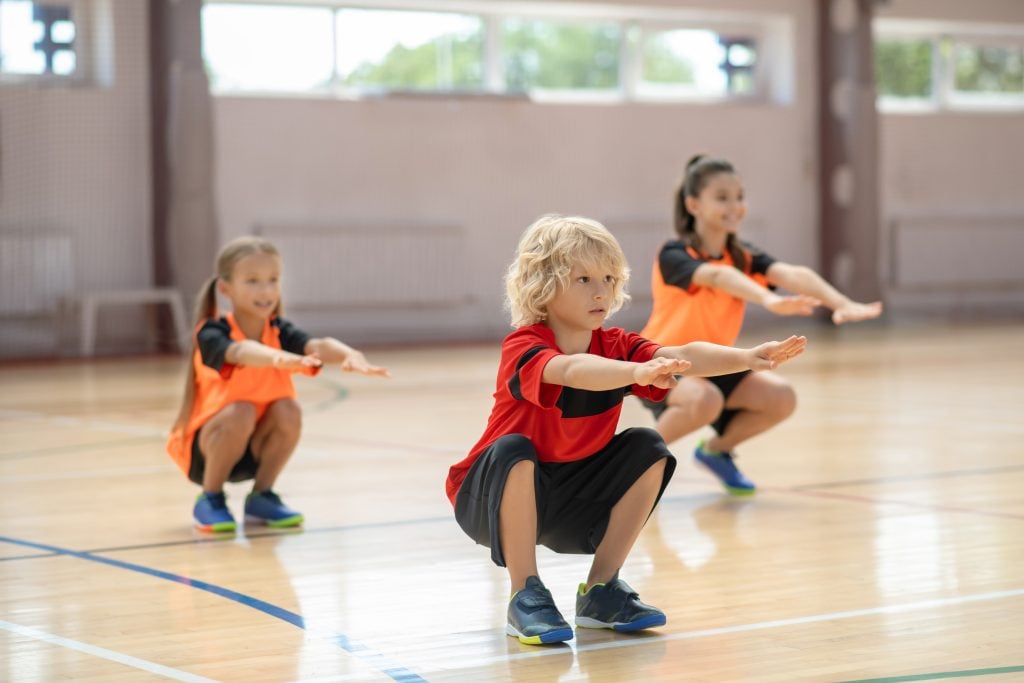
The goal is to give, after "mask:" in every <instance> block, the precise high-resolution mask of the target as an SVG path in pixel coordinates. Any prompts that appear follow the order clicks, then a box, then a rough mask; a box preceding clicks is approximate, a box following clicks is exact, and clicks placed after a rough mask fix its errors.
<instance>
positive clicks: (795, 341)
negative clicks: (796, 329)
mask: <svg viewBox="0 0 1024 683" xmlns="http://www.w3.org/2000/svg"><path fill="white" fill-rule="evenodd" d="M806 347H807V337H798V336H796V335H793V336H792V337H790V338H789V339H786V340H785V341H781V342H778V341H771V342H765V343H764V344H759V345H757V346H754V347H752V348H749V349H740V348H735V347H732V346H721V345H719V344H712V343H711V342H690V343H689V344H684V345H683V346H664V347H662V348H660V349H658V350H657V351H656V352H655V354H654V357H655V358H677V359H682V360H688V361H690V363H691V367H690V369H689V370H686V371H684V372H683V374H684V375H687V376H691V377H713V376H715V375H727V374H730V373H733V372H742V371H743V370H773V369H775V368H777V367H778V366H780V365H782V364H783V363H785V362H786V361H788V360H789V359H791V358H796V357H797V356H799V355H800V354H801V353H803V352H804V349H805V348H806Z"/></svg>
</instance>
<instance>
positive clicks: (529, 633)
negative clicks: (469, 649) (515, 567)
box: [505, 576, 572, 645]
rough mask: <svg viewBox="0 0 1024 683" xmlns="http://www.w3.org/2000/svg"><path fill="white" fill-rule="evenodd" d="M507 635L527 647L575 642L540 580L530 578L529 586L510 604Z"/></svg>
mask: <svg viewBox="0 0 1024 683" xmlns="http://www.w3.org/2000/svg"><path fill="white" fill-rule="evenodd" d="M505 633H507V634H508V635H510V636H515V637H516V638H518V639H519V642H520V643H525V644H526V645H544V644H547V643H560V642H562V641H565V640H572V628H571V627H570V626H569V624H568V623H566V621H565V619H564V618H563V617H562V614H561V613H560V612H559V611H558V607H556V606H555V600H554V598H552V597H551V591H549V590H548V589H547V588H545V587H544V584H543V583H542V582H541V580H540V577H537V576H531V577H529V578H527V579H526V586H525V587H524V588H523V589H522V590H520V591H517V592H516V594H515V595H513V596H512V598H511V599H510V600H509V601H508V624H507V625H506V626H505Z"/></svg>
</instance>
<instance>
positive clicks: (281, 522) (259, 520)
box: [245, 515, 306, 529]
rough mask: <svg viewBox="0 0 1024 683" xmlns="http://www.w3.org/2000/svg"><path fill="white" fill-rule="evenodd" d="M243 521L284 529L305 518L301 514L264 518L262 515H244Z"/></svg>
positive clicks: (300, 522) (298, 523)
mask: <svg viewBox="0 0 1024 683" xmlns="http://www.w3.org/2000/svg"><path fill="white" fill-rule="evenodd" d="M245 521H246V522H248V523H250V524H262V525H264V526H269V527H270V528H272V529H284V528H287V527H292V526H299V525H300V524H302V523H303V522H304V521H306V518H305V517H303V516H302V515H296V516H294V517H285V518H284V519H264V518H263V517H254V516H252V515H246V516H245Z"/></svg>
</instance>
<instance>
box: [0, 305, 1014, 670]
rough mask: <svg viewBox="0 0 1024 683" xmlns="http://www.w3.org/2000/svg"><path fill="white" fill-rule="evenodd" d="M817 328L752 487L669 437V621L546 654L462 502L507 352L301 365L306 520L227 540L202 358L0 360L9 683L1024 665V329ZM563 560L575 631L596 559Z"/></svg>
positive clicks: (455, 351) (567, 608)
mask: <svg viewBox="0 0 1024 683" xmlns="http://www.w3.org/2000/svg"><path fill="white" fill-rule="evenodd" d="M808 327H809V328H810V329H809V330H807V332H808V336H809V337H810V346H809V349H808V352H807V353H806V354H805V356H804V357H802V358H800V359H798V360H796V361H794V362H793V363H791V364H790V365H787V366H785V367H784V368H783V370H782V372H783V374H784V375H785V376H786V377H788V378H789V379H790V380H791V381H792V383H793V384H794V385H795V387H796V388H797V392H798V395H799V399H800V405H799V407H798V409H797V413H796V415H794V416H793V417H792V418H791V419H790V420H789V421H788V422H786V423H784V424H783V425H781V426H780V427H778V428H776V429H775V430H773V431H771V432H769V433H767V434H765V435H762V436H761V437H759V438H757V439H755V440H753V441H751V442H750V443H748V444H746V445H745V447H744V448H743V449H742V450H741V451H740V454H741V456H742V458H741V461H740V462H741V464H742V465H743V467H744V470H745V471H746V472H747V473H748V474H749V475H750V476H751V477H752V478H753V479H754V480H755V481H756V482H758V484H759V486H760V490H759V492H758V494H757V496H756V497H754V498H753V499H747V500H737V499H730V498H728V497H727V496H725V495H723V494H722V493H721V492H720V490H719V488H718V487H717V485H716V484H715V482H714V481H713V480H712V479H711V478H710V476H709V475H707V474H706V473H704V472H702V471H699V470H697V469H696V467H695V466H694V465H693V463H692V460H691V459H690V458H689V453H690V451H691V450H692V448H693V444H694V442H695V441H696V438H697V436H698V435H691V436H689V437H687V438H685V439H683V440H681V441H679V442H677V443H676V444H674V445H673V450H674V452H675V453H676V454H677V456H678V457H679V458H680V467H679V468H678V470H677V473H676V478H675V480H674V481H673V482H672V484H671V486H670V487H669V489H668V491H667V493H666V497H665V499H664V500H663V502H662V504H661V506H660V507H659V509H658V510H657V512H656V513H655V514H654V516H653V517H652V519H651V521H650V523H649V524H648V525H647V528H646V529H645V530H644V532H643V534H642V536H641V538H640V540H639V542H638V543H637V546H636V548H635V550H634V553H633V555H632V557H631V559H630V561H629V563H628V564H627V566H626V567H625V569H624V570H623V577H624V578H626V579H627V580H628V581H629V582H630V583H631V584H632V585H633V586H634V587H635V588H637V589H638V590H639V592H640V595H641V597H642V598H644V599H645V600H646V601H648V602H651V603H653V604H656V605H658V606H659V607H661V608H662V609H664V611H665V612H666V613H667V614H668V618H669V621H668V625H667V626H666V627H664V628H661V629H657V630H653V631H650V632H648V633H645V634H641V635H632V636H625V635H617V634H612V633H608V632H594V631H583V630H581V631H580V632H578V634H577V637H576V639H575V640H573V641H572V642H570V643H569V644H568V645H564V646H551V647H541V648H537V647H529V646H524V645H520V644H519V643H518V642H517V641H515V640H514V639H512V638H508V637H507V636H505V635H504V631H503V626H504V611H505V606H506V601H507V579H506V576H505V574H504V572H503V570H500V569H498V568H496V567H494V566H493V565H491V564H490V562H489V559H488V551H487V550H486V549H484V548H482V547H479V546H475V545H474V544H473V543H472V542H471V541H469V540H468V539H467V538H466V537H465V536H464V535H463V534H462V532H461V531H460V530H459V528H458V526H457V525H456V523H455V522H454V520H453V518H452V514H451V509H450V506H449V505H448V503H447V500H446V499H445V498H444V494H443V484H444V478H445V475H446V472H447V468H448V466H449V465H450V464H451V463H453V462H454V461H456V460H457V459H459V458H461V457H462V455H463V454H464V453H465V451H466V450H467V449H468V448H469V446H470V445H472V443H473V442H474V441H475V440H476V438H477V437H478V436H479V434H480V433H481V431H482V429H483V426H484V422H485V420H486V417H487V414H488V411H489V409H490V393H491V391H492V388H493V383H494V371H495V363H496V359H497V344H490V345H481V346H467V347H447V348H433V349H410V350H379V351H375V352H371V353H370V354H369V355H370V357H371V359H372V360H374V361H375V362H379V363H382V364H385V365H388V366H390V367H391V369H392V371H393V373H394V378H393V379H391V380H388V381H381V380H375V379H369V378H363V377H353V376H348V375H345V376H343V375H342V374H341V373H339V372H337V371H327V372H325V373H323V374H322V375H321V376H320V377H317V378H314V379H307V378H301V379H298V380H297V384H298V387H299V395H300V400H301V402H302V404H303V406H304V409H305V426H304V435H303V439H302V442H301V444H300V446H299V449H298V451H297V453H296V456H295V458H294V460H293V461H292V463H291V464H290V465H289V467H288V468H287V469H286V470H285V473H284V475H283V477H282V479H281V481H280V482H279V486H278V488H279V490H280V491H281V492H282V493H283V495H284V496H285V499H286V500H287V501H288V502H290V503H291V504H293V505H294V506H295V507H296V508H298V509H300V510H302V511H303V512H304V513H305V514H306V517H307V524H306V527H305V529H304V530H302V531H298V532H268V531H266V530H263V529H248V530H244V531H240V532H239V533H238V534H237V535H234V536H231V537H229V538H211V537H209V536H204V535H201V534H199V533H198V532H194V531H193V530H192V529H191V526H190V512H191V505H192V500H193V497H194V496H195V494H196V489H195V487H193V486H192V485H191V484H189V483H188V482H187V481H186V480H185V479H184V477H182V476H181V475H180V474H179V473H178V472H177V470H176V469H174V467H173V466H172V464H171V462H170V460H169V459H168V458H167V457H166V455H164V452H163V440H164V434H165V431H166V428H167V426H168V424H169V422H170V421H171V420H172V418H173V415H174V413H175V411H176V408H177V405H178V400H179V398H180V389H181V383H182V360H181V359H179V358H144V359H103V360H97V361H93V362H84V361H83V362H61V363H56V364H52V363H50V364H38V365H35V364H13V365H7V366H0V386H2V387H3V391H2V392H0V430H2V434H3V439H2V440H0V520H2V522H3V528H2V530H0V680H3V681H17V682H19V683H22V682H27V681H54V680H65V679H67V680H82V681H104V682H115V681H149V680H154V681H157V680H166V679H170V680H180V681H207V680H216V681H304V682H313V681H317V682H327V681H377V680H379V681H389V680H395V681H421V680H428V681H474V682H475V681H556V680H563V681H570V680H590V681H780V682H781V681H787V682H788V681H852V680H864V679H871V680H876V681H901V680H929V679H938V678H972V679H975V678H976V679H979V680H985V681H1009V680H1024V495H1022V493H1021V492H1022V491H1024V326H1021V325H1019V324H1017V325H1012V324H986V325H974V326H960V327H956V326H949V325H942V326H939V325H935V324H927V325H922V324H919V325H916V326H909V325H903V326H892V325H886V324H865V325H861V326H855V327H849V328H842V329H834V328H830V327H818V326H815V325H813V324H811V325H808ZM771 336H777V335H771ZM765 338H770V337H769V336H768V335H764V334H762V335H760V336H759V338H758V339H756V340H755V339H753V338H748V339H745V341H747V342H753V341H759V340H761V339H765ZM650 424H651V420H650V417H649V415H648V414H647V413H646V412H645V411H644V410H643V409H642V408H641V407H640V406H639V404H638V403H637V402H636V401H635V400H634V399H627V405H626V407H625V409H624V411H623V417H622V425H623V426H633V425H650ZM228 492H229V504H230V505H231V506H232V508H233V509H234V510H235V511H236V513H238V512H239V508H240V505H241V503H242V499H243V497H244V494H245V492H246V488H245V486H243V485H233V486H232V487H231V488H229V490H228ZM539 554H540V563H541V571H542V575H543V578H544V579H545V581H546V583H547V585H548V586H549V587H550V588H551V589H552V591H553V593H554V595H555V598H556V601H557V602H558V604H559V606H560V607H561V609H562V611H563V612H564V613H565V614H566V616H567V618H568V619H569V620H570V621H571V620H572V613H573V605H574V603H573V595H574V590H575V587H576V584H577V583H578V582H579V581H581V580H582V579H583V578H584V577H585V575H586V570H587V566H588V558H586V557H583V556H557V555H554V554H553V553H551V552H548V551H547V550H545V549H543V548H542V549H539Z"/></svg>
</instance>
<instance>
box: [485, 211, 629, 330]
mask: <svg viewBox="0 0 1024 683" xmlns="http://www.w3.org/2000/svg"><path fill="white" fill-rule="evenodd" d="M577 264H582V265H585V266H592V267H594V268H595V269H600V270H603V271H605V272H607V273H609V274H611V275H612V276H613V277H614V278H615V284H614V287H613V289H612V302H611V306H609V309H608V314H609V315H611V314H612V313H614V312H615V311H617V310H619V309H620V308H622V306H623V305H624V304H625V303H626V302H627V301H629V295H628V294H626V290H625V286H626V282H627V281H628V280H629V266H628V265H627V264H626V255H625V254H623V253H622V247H620V246H619V243H618V242H617V241H616V240H615V237H613V236H612V234H611V233H610V232H608V229H607V228H605V227H604V226H603V225H601V224H600V223H598V222H597V221H595V220H591V219H589V218H581V217H579V216H559V215H548V216H542V217H540V218H539V219H537V220H536V221H534V223H533V225H531V226H530V227H528V228H527V229H526V232H524V233H523V236H522V238H521V239H520V240H519V248H518V250H517V252H516V258H515V260H514V261H513V262H512V264H511V265H510V266H509V268H508V273H507V274H506V275H505V294H506V304H507V305H508V308H509V311H510V313H511V317H512V327H523V326H525V325H533V324H534V323H538V322H541V321H542V320H545V319H546V318H547V306H548V304H549V303H550V302H551V300H552V299H553V298H554V297H555V295H556V294H557V293H558V292H559V290H560V289H564V288H566V287H568V286H569V273H570V272H571V271H572V267H573V266H574V265H577Z"/></svg>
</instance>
